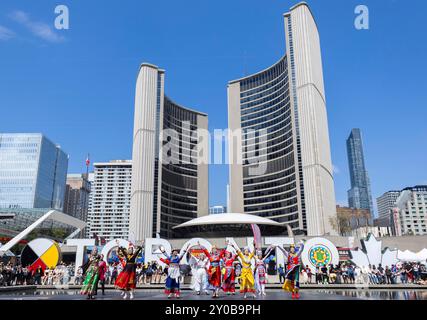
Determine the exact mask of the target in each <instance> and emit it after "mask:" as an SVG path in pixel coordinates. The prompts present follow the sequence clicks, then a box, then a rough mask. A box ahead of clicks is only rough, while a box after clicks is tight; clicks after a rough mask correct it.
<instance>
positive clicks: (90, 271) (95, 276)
mask: <svg viewBox="0 0 427 320" xmlns="http://www.w3.org/2000/svg"><path fill="white" fill-rule="evenodd" d="M100 260H101V256H100V255H99V254H98V248H97V247H96V246H95V247H93V250H92V252H91V254H90V256H89V259H88V261H87V262H86V263H85V264H84V265H83V266H82V269H83V274H85V275H86V277H85V280H84V281H83V286H82V289H81V290H80V293H81V294H85V295H87V298H88V299H95V297H94V296H95V295H96V291H97V289H98V280H99V261H100Z"/></svg>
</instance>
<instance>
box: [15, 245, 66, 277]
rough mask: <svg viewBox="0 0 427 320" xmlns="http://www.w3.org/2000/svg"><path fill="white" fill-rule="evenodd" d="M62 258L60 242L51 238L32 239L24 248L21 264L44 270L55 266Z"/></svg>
mask: <svg viewBox="0 0 427 320" xmlns="http://www.w3.org/2000/svg"><path fill="white" fill-rule="evenodd" d="M60 259H61V250H60V249H59V246H58V244H57V243H56V242H55V241H53V240H50V239H42V238H40V239H35V240H33V241H30V242H29V243H28V244H27V245H26V246H25V247H24V249H23V250H22V253H21V264H22V265H23V266H24V267H30V268H31V269H37V268H38V267H41V268H42V269H43V270H46V269H51V268H55V267H56V266H57V264H58V262H59V261H60Z"/></svg>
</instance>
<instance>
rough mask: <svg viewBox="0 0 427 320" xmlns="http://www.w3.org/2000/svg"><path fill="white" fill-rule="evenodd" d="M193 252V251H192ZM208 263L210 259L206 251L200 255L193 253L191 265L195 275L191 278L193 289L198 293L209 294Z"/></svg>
mask: <svg viewBox="0 0 427 320" xmlns="http://www.w3.org/2000/svg"><path fill="white" fill-rule="evenodd" d="M190 254H191V253H190ZM208 265H209V259H208V258H207V257H206V255H205V254H204V253H201V254H200V255H199V257H196V256H194V255H193V254H191V258H190V266H191V273H192V275H193V277H192V279H191V287H190V288H191V289H192V290H194V291H195V292H196V293H197V294H198V295H200V294H201V293H202V292H204V293H206V294H209V291H208V286H209V282H208V271H207V269H208Z"/></svg>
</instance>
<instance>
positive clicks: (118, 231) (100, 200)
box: [86, 160, 132, 240]
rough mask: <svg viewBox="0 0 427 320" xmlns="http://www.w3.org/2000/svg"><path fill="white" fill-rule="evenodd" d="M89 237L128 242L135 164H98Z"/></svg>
mask: <svg viewBox="0 0 427 320" xmlns="http://www.w3.org/2000/svg"><path fill="white" fill-rule="evenodd" d="M93 168H94V173H93V178H89V179H90V180H91V179H93V181H92V185H91V194H90V204H89V213H88V218H87V227H86V235H87V236H88V237H90V238H92V237H94V236H95V235H96V236H97V237H99V238H105V239H106V240H112V239H118V238H123V239H128V238H129V212H130V197H131V185H132V161H130V160H113V161H110V162H98V163H97V162H95V163H94V164H93Z"/></svg>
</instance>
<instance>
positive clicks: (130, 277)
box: [114, 247, 142, 291]
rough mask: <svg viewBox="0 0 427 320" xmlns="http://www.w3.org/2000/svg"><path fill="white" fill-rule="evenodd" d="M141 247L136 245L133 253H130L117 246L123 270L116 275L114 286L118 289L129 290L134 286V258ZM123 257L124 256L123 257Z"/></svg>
mask: <svg viewBox="0 0 427 320" xmlns="http://www.w3.org/2000/svg"><path fill="white" fill-rule="evenodd" d="M141 250H142V247H138V248H137V249H136V250H135V252H134V253H132V254H130V253H128V252H127V251H126V249H124V248H119V252H120V253H121V255H122V259H121V261H122V263H123V264H124V267H123V271H122V272H121V273H120V274H119V276H118V277H117V280H116V282H115V284H114V285H115V287H116V288H117V289H120V290H125V291H130V290H132V289H135V287H136V281H135V280H136V258H137V257H138V255H139V253H140V252H141ZM123 257H124V258H123Z"/></svg>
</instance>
